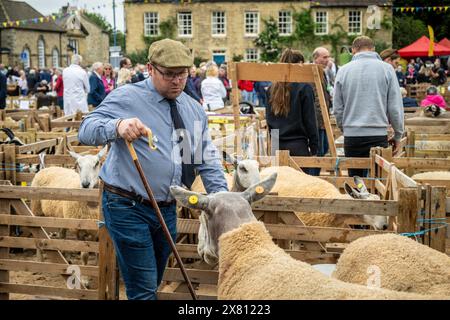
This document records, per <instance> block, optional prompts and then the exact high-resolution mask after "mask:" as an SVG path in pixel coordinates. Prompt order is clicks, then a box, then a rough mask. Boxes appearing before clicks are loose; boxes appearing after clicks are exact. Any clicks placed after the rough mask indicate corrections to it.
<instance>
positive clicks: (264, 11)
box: [124, 0, 392, 63]
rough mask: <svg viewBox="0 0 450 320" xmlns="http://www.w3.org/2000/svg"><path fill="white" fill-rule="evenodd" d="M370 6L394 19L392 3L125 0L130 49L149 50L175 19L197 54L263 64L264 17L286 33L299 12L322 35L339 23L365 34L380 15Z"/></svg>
mask: <svg viewBox="0 0 450 320" xmlns="http://www.w3.org/2000/svg"><path fill="white" fill-rule="evenodd" d="M370 5H378V6H379V9H380V10H379V11H377V13H376V14H377V15H378V14H379V16H380V18H381V19H392V3H391V1H390V0H385V1H383V0H355V1H346V0H318V1H300V0H296V1H277V0H266V1H233V0H232V1H215V0H213V1H203V0H187V1H186V0H185V1H173V0H125V3H124V11H125V28H126V30H125V32H126V50H127V52H128V53H131V52H134V51H137V50H143V49H145V48H146V43H145V40H144V37H157V36H160V34H161V30H160V28H159V26H160V24H161V23H162V22H167V21H168V20H169V19H171V18H172V19H173V18H175V19H176V20H175V21H176V26H175V27H176V37H177V39H178V40H181V41H183V42H184V43H185V44H186V45H187V46H188V47H189V48H190V49H192V50H193V53H194V55H195V56H197V57H202V58H203V59H214V60H215V61H216V62H219V63H220V62H222V61H229V60H232V59H233V57H235V56H239V55H241V56H243V57H244V60H246V61H258V60H259V55H260V53H259V50H258V49H257V48H256V47H255V44H254V40H255V39H256V37H257V36H258V34H259V33H260V32H261V31H262V29H263V19H268V18H269V17H273V18H274V19H275V20H276V21H277V22H278V29H279V32H280V35H290V34H292V32H293V30H294V28H295V25H294V19H293V14H294V12H299V11H301V10H303V9H307V10H309V9H310V10H311V14H312V15H313V20H314V21H315V23H316V26H315V28H316V30H315V32H316V34H318V35H326V34H329V33H330V32H333V30H332V29H333V28H332V27H333V26H334V25H335V24H339V25H340V26H341V27H342V29H343V30H345V31H346V32H348V33H350V34H364V33H365V32H366V30H367V25H368V22H370V19H372V18H371V16H372V17H373V16H374V13H373V11H371V9H369V6H370ZM375 37H376V38H378V39H382V40H383V41H384V42H386V43H387V44H390V43H391V42H392V32H391V30H380V31H379V32H377V33H376V35H375Z"/></svg>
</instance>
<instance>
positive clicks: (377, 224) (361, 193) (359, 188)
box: [344, 176, 389, 230]
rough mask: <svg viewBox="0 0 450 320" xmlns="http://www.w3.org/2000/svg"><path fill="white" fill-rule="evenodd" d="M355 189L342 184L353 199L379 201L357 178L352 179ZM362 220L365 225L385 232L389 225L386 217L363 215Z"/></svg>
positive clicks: (361, 180)
mask: <svg viewBox="0 0 450 320" xmlns="http://www.w3.org/2000/svg"><path fill="white" fill-rule="evenodd" d="M353 181H354V182H355V185H356V188H352V187H351V186H350V185H349V184H347V183H345V184H344V189H345V192H346V193H347V194H348V195H349V196H350V197H352V198H353V199H362V200H380V196H379V195H377V194H372V193H369V191H368V190H367V187H366V184H365V183H364V181H363V179H361V178H360V177H358V176H354V177H353ZM363 220H364V222H365V223H367V224H369V225H371V226H372V227H373V228H374V229H376V230H386V229H387V228H388V225H389V221H388V217H386V216H374V215H364V216H363Z"/></svg>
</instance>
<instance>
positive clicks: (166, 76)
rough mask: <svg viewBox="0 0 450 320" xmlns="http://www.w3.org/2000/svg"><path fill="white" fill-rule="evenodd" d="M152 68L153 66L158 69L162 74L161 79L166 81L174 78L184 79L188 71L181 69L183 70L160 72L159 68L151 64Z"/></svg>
mask: <svg viewBox="0 0 450 320" xmlns="http://www.w3.org/2000/svg"><path fill="white" fill-rule="evenodd" d="M152 66H153V68H155V69H156V70H158V72H159V73H161V74H162V76H163V79H164V80H166V81H172V80H175V79H180V80H186V79H187V78H188V76H189V72H188V71H187V70H185V71H183V72H178V73H175V72H162V71H161V70H159V69H158V68H157V67H156V66H155V65H154V64H152Z"/></svg>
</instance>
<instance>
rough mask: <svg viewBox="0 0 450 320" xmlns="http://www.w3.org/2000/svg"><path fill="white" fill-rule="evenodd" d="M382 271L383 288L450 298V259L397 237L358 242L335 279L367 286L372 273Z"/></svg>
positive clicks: (345, 255)
mask: <svg viewBox="0 0 450 320" xmlns="http://www.w3.org/2000/svg"><path fill="white" fill-rule="evenodd" d="M375 268H376V269H377V270H379V275H380V285H381V287H382V288H385V289H390V290H395V291H404V292H412V293H418V294H434V295H436V296H441V297H442V296H447V297H449V296H450V257H449V256H447V255H446V254H444V253H441V252H439V251H437V250H434V249H431V248H430V247H427V246H425V245H422V244H420V243H418V242H416V241H414V240H412V239H409V238H407V237H404V236H400V235H396V234H384V235H373V236H367V237H363V238H360V239H357V240H355V241H353V242H352V243H350V245H349V246H348V247H347V248H346V249H345V250H344V252H343V253H342V255H341V257H340V258H339V260H338V263H337V265H336V270H335V271H334V273H333V275H332V276H333V277H334V278H336V279H339V280H341V281H345V282H349V283H356V284H364V283H366V281H367V279H368V270H369V271H370V269H373V270H375Z"/></svg>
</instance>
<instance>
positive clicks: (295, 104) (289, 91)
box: [266, 49, 319, 156]
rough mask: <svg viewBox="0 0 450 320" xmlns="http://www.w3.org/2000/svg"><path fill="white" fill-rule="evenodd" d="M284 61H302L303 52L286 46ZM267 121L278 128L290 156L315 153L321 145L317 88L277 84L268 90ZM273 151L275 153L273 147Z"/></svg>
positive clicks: (280, 142) (304, 84)
mask: <svg viewBox="0 0 450 320" xmlns="http://www.w3.org/2000/svg"><path fill="white" fill-rule="evenodd" d="M280 62H282V63H303V62H304V58H303V55H302V54H301V53H300V51H297V50H292V49H286V50H285V51H284V52H283V54H282V55H281V59H280ZM269 95H270V98H269V106H268V108H267V114H266V118H267V124H268V125H269V129H270V130H271V134H272V135H274V132H273V131H272V130H273V129H277V130H279V149H280V150H289V151H290V155H291V156H315V155H317V149H318V144H319V138H318V137H319V133H318V129H317V120H316V112H315V105H314V89H313V87H312V86H311V85H310V84H307V83H286V82H277V83H274V84H273V85H272V86H271V87H270V89H269ZM272 152H275V151H274V150H272Z"/></svg>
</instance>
